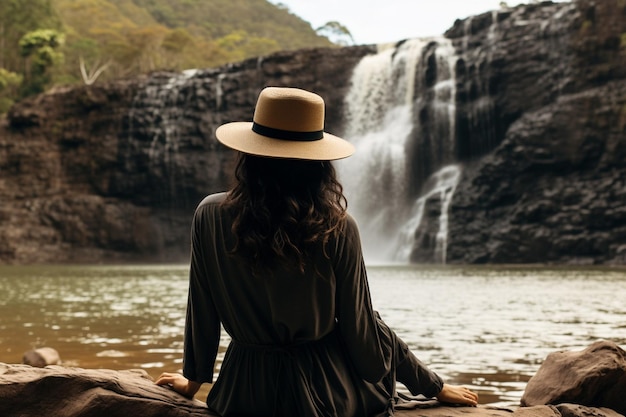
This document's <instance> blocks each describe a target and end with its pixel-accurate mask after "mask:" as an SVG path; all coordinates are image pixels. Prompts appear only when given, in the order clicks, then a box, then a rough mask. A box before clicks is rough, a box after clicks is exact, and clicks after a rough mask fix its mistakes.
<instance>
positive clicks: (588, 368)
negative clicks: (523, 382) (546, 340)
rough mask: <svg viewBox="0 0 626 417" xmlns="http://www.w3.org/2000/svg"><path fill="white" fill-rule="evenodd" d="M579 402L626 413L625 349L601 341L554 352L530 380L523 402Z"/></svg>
mask: <svg viewBox="0 0 626 417" xmlns="http://www.w3.org/2000/svg"><path fill="white" fill-rule="evenodd" d="M562 402H576V403H578V404H583V405H587V406H590V407H599V406H601V407H609V408H612V409H614V410H616V411H617V412H619V413H622V414H626V352H625V351H624V350H623V349H622V348H620V347H619V346H618V345H616V344H614V343H612V342H607V341H599V342H596V343H594V344H593V345H591V346H589V347H588V348H587V349H584V350H582V351H580V352H555V353H552V354H550V355H548V357H547V358H546V360H545V362H544V363H543V364H542V365H541V368H539V371H538V372H537V374H536V375H535V376H534V377H532V378H531V379H530V381H528V385H527V386H526V390H525V391H524V395H523V396H522V400H521V404H522V405H524V406H529V405H530V406H532V405H539V404H558V403H562Z"/></svg>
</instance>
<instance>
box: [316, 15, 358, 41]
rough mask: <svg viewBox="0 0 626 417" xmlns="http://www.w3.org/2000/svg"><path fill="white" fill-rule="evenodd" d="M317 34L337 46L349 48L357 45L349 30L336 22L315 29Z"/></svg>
mask: <svg viewBox="0 0 626 417" xmlns="http://www.w3.org/2000/svg"><path fill="white" fill-rule="evenodd" d="M315 32H317V34H318V35H320V36H325V37H327V38H328V39H330V40H331V42H333V43H335V44H337V45H341V46H348V45H354V43H355V42H354V38H353V37H352V34H351V33H350V31H349V30H348V28H347V27H345V26H344V25H342V24H341V23H339V22H337V21H335V20H333V21H330V22H326V24H324V25H323V26H320V27H318V28H317V29H315Z"/></svg>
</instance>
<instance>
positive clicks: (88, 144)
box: [0, 46, 375, 263]
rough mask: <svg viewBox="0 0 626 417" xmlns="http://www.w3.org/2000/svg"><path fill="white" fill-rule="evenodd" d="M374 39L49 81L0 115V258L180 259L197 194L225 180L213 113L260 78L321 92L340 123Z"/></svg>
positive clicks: (251, 99) (257, 86) (247, 108)
mask: <svg viewBox="0 0 626 417" xmlns="http://www.w3.org/2000/svg"><path fill="white" fill-rule="evenodd" d="M374 49H375V48H374V47H371V46H359V47H351V48H343V49H311V50H302V51H299V52H297V53H278V54H274V55H272V56H268V57H264V58H259V59H253V60H248V61H245V62H241V63H237V64H232V65H228V66H226V67H222V68H218V69H213V70H201V71H190V72H186V73H183V74H178V73H176V74H173V73H167V74H165V73H159V74H152V75H150V76H146V77H144V78H141V79H132V80H125V81H119V82H115V83H111V84H106V85H97V86H84V87H78V88H71V89H59V90H56V91H53V92H50V93H48V94H45V95H41V96H38V97H35V98H32V99H29V100H26V101H24V102H21V103H20V104H19V105H17V106H15V107H14V108H13V109H11V111H10V112H9V114H8V117H7V118H6V119H3V120H1V122H0V262H3V263H46V262H100V261H109V262H120V261H121V262H123V261H134V262H137V261H147V262H148V261H149V262H159V261H170V262H171V261H183V260H186V259H187V256H188V242H189V226H190V220H191V216H192V214H193V210H194V208H195V206H196V204H197V203H198V202H199V201H200V200H201V199H202V198H203V197H204V196H206V195H207V194H209V193H211V192H216V191H223V190H224V189H226V187H227V186H228V181H229V179H228V174H229V173H230V171H231V165H232V157H233V153H232V152H231V151H229V150H226V149H225V148H222V147H219V146H218V144H217V142H216V140H215V137H214V133H213V132H214V131H215V128H216V127H217V126H219V125H220V124H222V123H225V122H229V121H234V120H250V118H251V116H252V112H253V110H254V105H255V103H256V98H257V96H258V93H259V91H260V90H261V89H262V88H263V87H264V86H266V85H287V86H289V85H297V86H299V87H301V88H305V89H310V90H312V91H319V92H320V93H321V94H323V96H324V98H325V100H326V102H327V104H328V107H329V109H332V110H330V111H329V112H328V117H327V122H328V126H330V127H332V126H335V127H336V126H340V125H341V117H342V112H341V109H342V103H343V95H344V94H345V92H346V89H347V88H348V84H349V77H350V71H349V68H351V67H353V66H354V65H356V62H358V61H359V60H360V59H361V57H363V56H364V55H366V54H368V53H371V52H372V51H373V50H374Z"/></svg>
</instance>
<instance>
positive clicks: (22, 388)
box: [0, 341, 626, 417]
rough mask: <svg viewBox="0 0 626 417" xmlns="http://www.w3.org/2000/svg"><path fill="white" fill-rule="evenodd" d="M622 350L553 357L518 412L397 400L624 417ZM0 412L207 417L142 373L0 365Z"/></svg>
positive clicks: (411, 405)
mask: <svg viewBox="0 0 626 417" xmlns="http://www.w3.org/2000/svg"><path fill="white" fill-rule="evenodd" d="M625 391H626V352H625V351H624V350H623V349H621V348H620V347H619V346H618V345H616V344H615V343H612V342H608V341H598V342H595V343H593V344H591V345H590V346H589V347H587V348H586V349H584V350H582V351H558V352H553V353H551V354H550V355H548V357H547V358H546V359H545V361H544V363H543V364H542V365H541V368H540V369H539V371H538V372H537V374H536V375H534V376H533V377H532V378H531V380H530V381H529V382H528V384H527V386H526V390H525V391H524V395H523V396H522V400H521V402H520V406H519V407H510V408H501V407H493V406H488V405H479V406H478V407H452V406H449V405H446V404H441V403H439V402H437V401H436V400H429V401H419V402H418V401H412V402H403V403H399V404H398V406H397V412H396V413H395V415H396V416H404V417H417V416H419V417H461V416H462V417H487V416H488V417H511V416H513V417H620V416H621V417H623V416H624V414H623V413H624V412H626V398H624V395H623V393H624V392H625ZM0 398H2V401H1V402H0V415H2V416H21V417H30V416H32V417H39V416H41V415H62V416H64V417H79V416H90V417H100V416H102V417H111V416H118V415H120V416H121V415H141V416H142V417H170V416H171V417H186V416H189V417H200V416H204V417H206V416H211V415H212V414H211V413H209V411H208V409H207V407H206V404H205V403H203V402H202V401H199V400H197V399H187V398H185V397H182V396H180V395H178V394H177V393H175V392H174V391H172V390H171V389H169V388H166V387H161V386H157V385H155V384H154V380H153V378H152V377H150V376H149V375H148V374H147V372H146V371H144V370H125V371H114V370H109V369H99V370H95V369H84V368H75V367H67V366H60V365H49V366H46V367H43V368H38V367H33V366H29V365H23V364H19V365H17V364H3V363H0Z"/></svg>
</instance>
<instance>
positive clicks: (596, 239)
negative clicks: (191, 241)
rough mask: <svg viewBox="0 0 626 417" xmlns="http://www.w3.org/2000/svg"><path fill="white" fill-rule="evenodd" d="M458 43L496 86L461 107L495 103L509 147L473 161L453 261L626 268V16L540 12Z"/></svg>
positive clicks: (459, 205) (466, 34)
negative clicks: (610, 265)
mask: <svg viewBox="0 0 626 417" xmlns="http://www.w3.org/2000/svg"><path fill="white" fill-rule="evenodd" d="M448 36H450V37H451V38H453V39H454V41H455V44H456V45H457V47H458V48H460V49H461V50H464V51H467V52H466V56H467V61H466V64H465V65H464V67H463V72H467V73H471V72H472V70H473V69H478V68H481V70H480V72H482V73H483V74H485V73H486V74H488V76H486V77H485V76H483V77H481V78H480V79H481V80H482V84H480V85H478V86H476V85H475V84H474V83H473V82H472V79H471V76H468V77H465V79H466V81H465V86H466V88H465V93H464V94H463V97H462V98H461V100H460V103H461V104H460V105H461V106H463V105H466V104H463V103H464V102H465V103H471V101H472V97H473V96H474V97H478V98H479V99H482V100H484V97H487V98H488V100H491V101H492V102H493V109H494V111H493V119H494V120H495V123H494V126H493V129H494V130H495V136H496V141H497V142H498V143H499V145H498V146H497V147H495V148H494V149H493V151H491V152H490V153H489V154H487V155H486V156H485V157H484V158H481V159H478V160H476V159H468V160H467V161H468V164H467V166H466V169H465V171H464V177H463V178H462V180H461V182H460V184H459V187H458V189H457V192H456V194H455V197H454V199H453V201H452V204H451V207H450V215H449V218H450V222H451V223H450V238H449V242H450V245H449V247H448V259H449V260H450V261H453V262H460V263H544V262H552V263H575V264H598V263H608V264H624V263H626V245H625V244H624V242H625V238H626V209H625V207H626V193H624V191H625V190H626V188H625V186H626V83H625V76H626V4H624V2H620V1H614V0H605V1H591V0H581V1H578V2H576V3H575V4H563V5H548V4H545V3H543V4H538V5H529V6H527V7H525V8H519V9H516V10H513V11H511V12H509V11H507V12H504V13H493V14H492V15H488V14H487V15H483V16H478V17H476V18H474V19H472V20H471V23H470V24H468V22H458V23H457V24H456V25H455V27H454V28H452V29H451V30H450V31H449V32H448ZM467 45H475V46H474V47H471V46H470V47H468V46H467ZM468 63H469V65H468ZM481 88H482V90H483V94H476V95H474V94H472V91H474V90H478V91H480V89H481ZM481 97H483V98H481ZM465 126H468V127H471V123H466V124H465V125H464V126H461V127H460V128H461V129H464V128H466V127H465ZM468 133H469V136H470V137H471V136H472V131H471V129H470V130H469V132H468Z"/></svg>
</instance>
